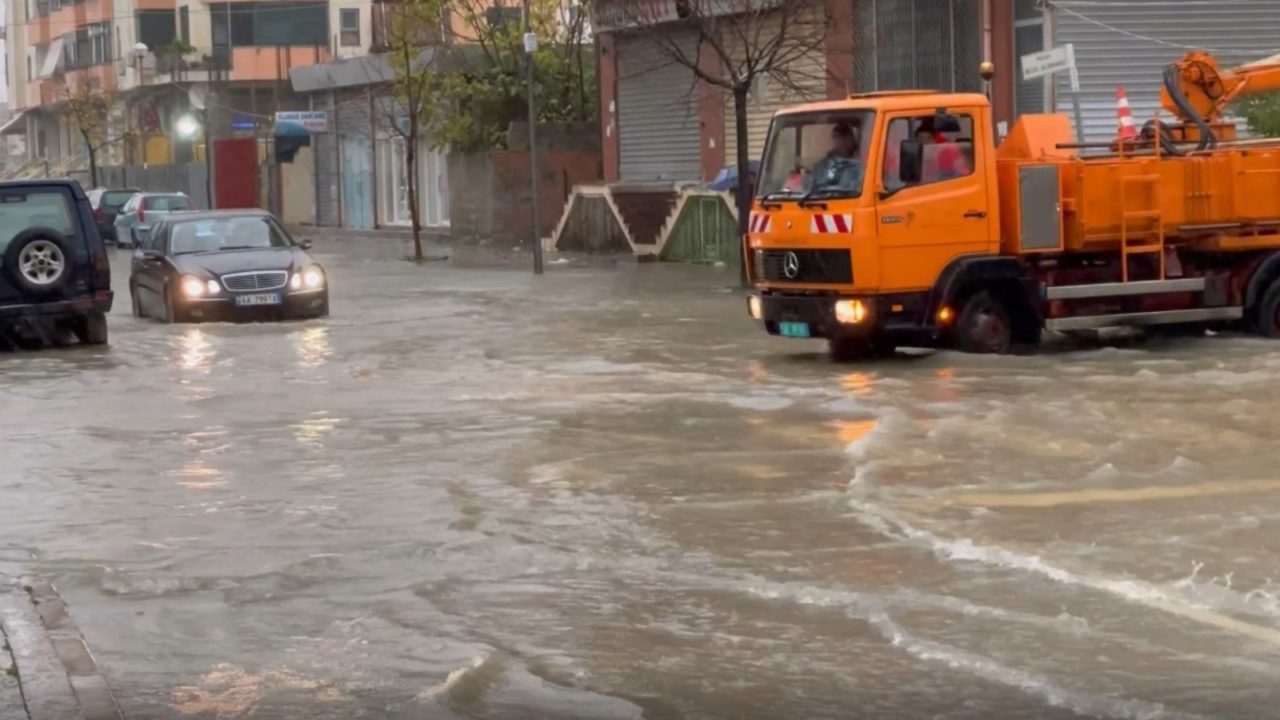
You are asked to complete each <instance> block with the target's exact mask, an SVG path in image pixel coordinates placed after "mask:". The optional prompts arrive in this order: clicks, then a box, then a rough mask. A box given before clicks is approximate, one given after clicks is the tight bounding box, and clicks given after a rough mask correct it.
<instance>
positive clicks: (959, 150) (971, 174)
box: [876, 107, 997, 293]
mask: <svg viewBox="0 0 1280 720" xmlns="http://www.w3.org/2000/svg"><path fill="white" fill-rule="evenodd" d="M937 113H938V111H935V110H930V111H927V112H925V111H919V110H917V111H903V112H895V113H890V114H888V115H887V117H886V118H885V122H886V125H885V138H886V140H885V144H884V150H883V155H882V157H881V161H880V163H879V166H880V177H879V180H878V182H877V183H876V185H877V186H878V187H879V197H878V200H877V203H876V221H877V222H876V228H877V230H876V234H877V238H878V245H879V249H880V252H879V257H880V290H881V292H886V293H892V292H910V291H920V290H927V289H929V288H931V287H932V286H933V284H934V281H935V280H937V277H938V275H939V273H941V272H942V269H943V268H944V267H946V265H947V263H949V262H950V261H951V260H952V259H953V258H955V257H957V256H960V255H966V254H973V253H982V252H992V251H994V249H995V247H996V245H997V238H996V235H995V228H996V227H997V224H996V223H997V219H996V218H995V217H994V215H995V212H996V207H995V206H994V203H993V202H992V200H991V197H990V193H989V190H990V188H989V185H988V183H990V182H993V179H992V178H990V177H989V175H990V173H989V171H988V167H987V166H988V164H989V163H990V162H991V160H992V158H990V157H987V153H988V152H990V150H989V148H990V147H991V143H990V141H989V140H988V138H987V137H986V133H988V132H989V131H990V129H989V128H987V127H986V123H985V122H982V121H981V118H983V117H986V115H985V114H984V112H983V110H982V108H977V107H974V108H948V109H947V113H946V115H947V116H946V117H945V118H942V117H939V116H938V114H937ZM953 120H954V122H952V121H953ZM910 140H917V141H918V142H920V143H921V144H922V146H923V147H922V149H923V157H922V165H921V172H920V173H919V177H918V178H910V179H904V178H903V174H902V171H901V161H902V154H901V153H902V146H903V143H904V142H907V141H910Z"/></svg>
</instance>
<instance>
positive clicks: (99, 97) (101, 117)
mask: <svg viewBox="0 0 1280 720" xmlns="http://www.w3.org/2000/svg"><path fill="white" fill-rule="evenodd" d="M62 93H63V97H64V102H65V103H66V108H67V118H68V119H69V120H70V121H71V125H72V127H74V128H75V130H76V132H78V133H80V137H81V138H82V139H83V140H84V147H85V152H87V153H88V155H89V183H90V184H91V185H92V186H93V187H97V186H98V153H99V152H100V151H102V150H103V149H104V148H106V147H107V146H109V145H111V144H112V143H117V142H124V141H126V140H127V139H128V133H118V134H116V135H115V136H114V137H113V136H112V133H111V129H112V127H111V126H112V118H111V109H112V108H113V107H114V106H115V104H116V95H115V93H114V92H111V91H107V90H102V89H98V88H95V87H93V85H92V84H91V83H90V82H89V80H88V79H87V78H82V79H81V80H80V81H79V82H77V83H75V84H74V86H70V85H67V84H64V85H63V86H62Z"/></svg>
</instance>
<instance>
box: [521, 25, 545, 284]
mask: <svg viewBox="0 0 1280 720" xmlns="http://www.w3.org/2000/svg"><path fill="white" fill-rule="evenodd" d="M537 49H538V36H537V35H535V34H534V32H533V16H532V11H531V10H530V8H529V0H524V55H525V69H526V71H527V72H528V77H527V78H526V83H527V90H526V92H527V93H528V95H529V205H530V207H529V209H530V211H531V212H530V214H531V215H532V217H533V274H534V275H541V274H542V238H541V237H540V233H539V232H538V150H537V139H538V115H537V112H536V111H535V106H534V98H533V54H534V52H535V51H537Z"/></svg>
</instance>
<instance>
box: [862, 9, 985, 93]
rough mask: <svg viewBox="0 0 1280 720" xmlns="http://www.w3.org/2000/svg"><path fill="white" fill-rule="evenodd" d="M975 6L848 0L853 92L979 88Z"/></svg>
mask: <svg viewBox="0 0 1280 720" xmlns="http://www.w3.org/2000/svg"><path fill="white" fill-rule="evenodd" d="M997 1H998V2H1007V1H1008V0H997ZM979 9H980V6H979V2H978V0H928V1H927V2H921V1H919V0H859V1H858V2H856V3H854V9H853V12H854V18H853V28H854V37H853V84H854V87H853V89H854V91H855V92H871V91H873V90H904V89H930V90H940V91H942V92H980V91H981V90H982V78H981V77H979V75H978V65H979V63H981V62H982V33H981V28H980V27H979V23H978V19H979V17H978V16H979Z"/></svg>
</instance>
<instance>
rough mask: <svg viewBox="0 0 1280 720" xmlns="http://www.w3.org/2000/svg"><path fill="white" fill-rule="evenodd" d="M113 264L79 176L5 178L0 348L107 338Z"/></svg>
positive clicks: (0, 190) (0, 198)
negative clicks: (70, 178)
mask: <svg viewBox="0 0 1280 720" xmlns="http://www.w3.org/2000/svg"><path fill="white" fill-rule="evenodd" d="M111 299H112V295H111V267H110V265H109V264H108V262H107V252H106V249H105V248H104V247H103V244H102V238H101V237H100V236H99V235H98V229H97V227H96V226H95V225H94V219H93V210H92V209H91V208H90V206H89V198H88V197H86V196H85V194H84V190H83V189H81V187H80V184H79V183H77V182H75V181H74V180H31V181H22V182H0V346H11V347H12V346H19V347H33V346H37V345H43V344H45V343H53V344H61V343H62V342H65V341H66V340H68V339H69V337H70V336H73V335H74V336H75V337H76V338H77V339H78V340H79V341H80V342H82V343H86V344H89V345H104V344H106V342H107V312H108V311H110V310H111Z"/></svg>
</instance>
